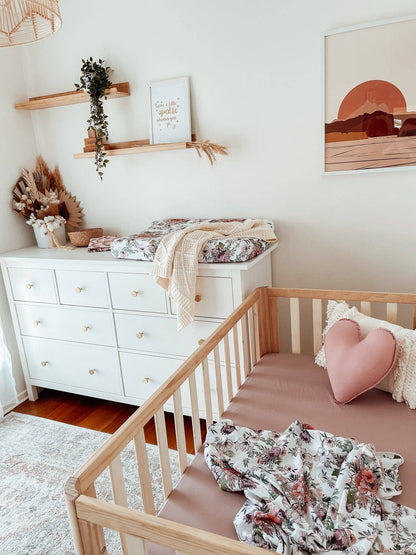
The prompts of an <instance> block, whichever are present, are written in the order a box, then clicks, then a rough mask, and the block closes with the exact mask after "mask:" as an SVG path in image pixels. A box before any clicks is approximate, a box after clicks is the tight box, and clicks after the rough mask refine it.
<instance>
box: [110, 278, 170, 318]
mask: <svg viewBox="0 0 416 555" xmlns="http://www.w3.org/2000/svg"><path fill="white" fill-rule="evenodd" d="M108 278H109V281H110V292H111V299H112V302H113V308H118V309H121V310H137V311H144V312H161V313H164V314H166V313H167V311H168V310H167V303H166V295H165V292H164V290H163V289H162V288H161V287H160V286H159V285H157V284H156V283H155V281H154V279H153V278H152V277H151V276H149V275H147V274H114V273H110V274H108Z"/></svg>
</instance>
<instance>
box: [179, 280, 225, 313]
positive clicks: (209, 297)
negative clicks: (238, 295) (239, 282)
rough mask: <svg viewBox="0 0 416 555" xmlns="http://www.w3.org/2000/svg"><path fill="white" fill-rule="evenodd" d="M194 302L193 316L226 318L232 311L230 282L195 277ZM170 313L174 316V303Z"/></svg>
mask: <svg viewBox="0 0 416 555" xmlns="http://www.w3.org/2000/svg"><path fill="white" fill-rule="evenodd" d="M195 301H196V303H195V316H201V317H207V318H226V317H227V316H229V315H230V313H231V312H232V311H233V309H234V303H233V287H232V280H231V279H230V278H216V277H197V278H196V288H195ZM172 312H173V313H174V314H176V305H175V303H174V302H172Z"/></svg>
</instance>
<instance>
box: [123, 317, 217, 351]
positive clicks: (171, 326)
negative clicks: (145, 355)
mask: <svg viewBox="0 0 416 555" xmlns="http://www.w3.org/2000/svg"><path fill="white" fill-rule="evenodd" d="M115 322H116V331H117V339H118V344H119V347H120V348H122V349H137V350H139V351H149V352H152V353H164V354H169V355H178V356H184V357H186V356H188V355H190V354H191V353H192V352H193V351H195V349H197V348H198V346H199V344H198V341H199V340H200V339H206V338H207V337H208V336H209V335H210V334H211V333H212V332H213V331H214V330H215V328H216V327H217V325H218V324H215V323H211V322H201V321H195V322H192V324H190V325H189V326H187V327H186V328H185V329H183V330H182V331H180V332H178V331H177V329H176V319H175V318H163V317H158V316H147V315H137V314H115Z"/></svg>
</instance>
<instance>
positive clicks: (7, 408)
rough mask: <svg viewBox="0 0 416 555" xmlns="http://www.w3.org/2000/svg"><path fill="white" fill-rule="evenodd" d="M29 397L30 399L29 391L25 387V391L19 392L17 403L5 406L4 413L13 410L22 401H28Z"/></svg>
mask: <svg viewBox="0 0 416 555" xmlns="http://www.w3.org/2000/svg"><path fill="white" fill-rule="evenodd" d="M27 399H29V395H28V394H27V391H26V389H25V390H24V391H21V392H20V393H18V394H17V403H9V404H8V405H6V406H5V407H3V412H4V414H7V413H8V412H10V411H12V410H13V409H15V408H16V407H17V406H18V405H20V403H23V401H27Z"/></svg>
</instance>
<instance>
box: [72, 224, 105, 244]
mask: <svg viewBox="0 0 416 555" xmlns="http://www.w3.org/2000/svg"><path fill="white" fill-rule="evenodd" d="M102 236H103V228H102V227H92V228H90V229H80V230H79V231H70V232H69V233H68V237H69V240H70V241H71V243H72V244H73V245H74V247H88V244H89V242H90V239H93V238H95V237H102Z"/></svg>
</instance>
